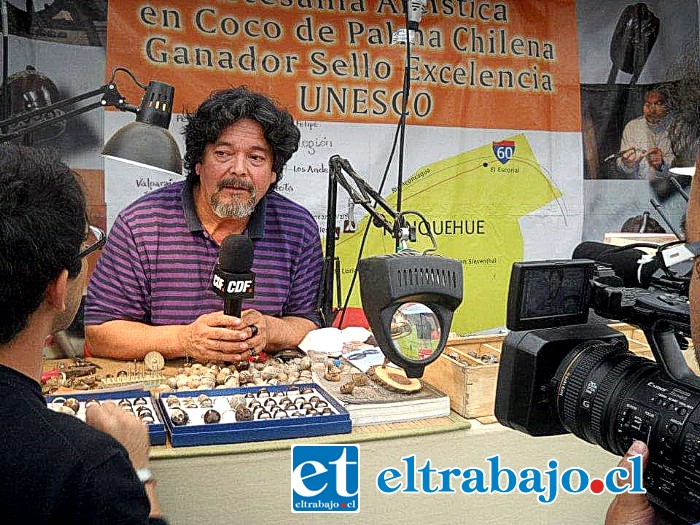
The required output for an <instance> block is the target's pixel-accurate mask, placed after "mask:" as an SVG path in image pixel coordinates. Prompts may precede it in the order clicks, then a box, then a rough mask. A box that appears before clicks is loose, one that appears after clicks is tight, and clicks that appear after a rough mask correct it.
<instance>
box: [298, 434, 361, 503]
mask: <svg viewBox="0 0 700 525" xmlns="http://www.w3.org/2000/svg"><path fill="white" fill-rule="evenodd" d="M291 488H292V512H359V511H360V447H359V446H358V445H293V446H292V472H291Z"/></svg>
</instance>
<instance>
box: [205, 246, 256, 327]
mask: <svg viewBox="0 0 700 525" xmlns="http://www.w3.org/2000/svg"><path fill="white" fill-rule="evenodd" d="M252 267H253V242H252V241H251V240H250V238H249V237H248V236H246V235H229V236H228V237H226V238H225V239H224V240H223V242H222V243H221V251H220V252H219V261H218V262H217V264H216V266H214V273H213V275H212V280H211V287H212V289H213V290H214V292H216V295H218V296H219V297H222V298H223V299H224V314H226V315H231V316H234V317H240V316H241V305H242V304H243V299H250V298H252V297H253V296H254V295H255V274H254V273H253V272H251V271H250V269H251V268H252Z"/></svg>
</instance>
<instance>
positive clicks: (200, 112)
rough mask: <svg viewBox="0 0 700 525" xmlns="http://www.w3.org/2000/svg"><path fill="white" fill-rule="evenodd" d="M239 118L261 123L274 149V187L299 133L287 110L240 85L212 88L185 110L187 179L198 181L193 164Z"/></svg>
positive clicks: (294, 148) (293, 148) (296, 144)
mask: <svg viewBox="0 0 700 525" xmlns="http://www.w3.org/2000/svg"><path fill="white" fill-rule="evenodd" d="M242 119H251V120H255V121H256V122H258V123H259V124H260V126H261V127H262V130H263V135H264V136H265V139H266V140H267V142H268V144H269V145H270V147H271V148H272V152H273V157H274V158H273V163H272V171H274V172H275V173H276V174H277V178H276V180H275V183H274V184H273V185H272V186H271V189H275V188H276V187H277V183H278V182H279V181H280V179H281V178H282V170H283V168H284V165H285V164H286V163H287V161H288V160H289V159H290V158H291V156H292V155H293V154H294V152H295V151H296V150H297V149H298V148H299V139H300V137H301V133H300V132H299V128H298V127H297V126H296V125H295V124H294V119H293V118H292V115H291V114H290V113H289V112H288V111H286V110H284V109H280V108H278V107H276V106H275V104H274V103H273V102H272V101H271V100H270V99H269V98H268V97H266V96H265V95H263V94H261V93H254V92H252V91H249V90H248V89H247V88H246V87H243V86H241V87H237V88H230V89H225V90H222V91H215V92H213V93H212V94H211V95H209V97H208V98H207V99H206V100H204V102H202V103H201V104H200V105H199V107H198V108H197V109H196V110H195V111H194V112H193V113H188V114H187V124H186V125H185V131H184V134H185V148H186V152H185V170H187V180H189V181H192V182H199V175H197V173H196V172H195V166H196V165H197V164H198V163H200V162H202V158H203V157H204V149H205V148H206V146H207V145H208V144H213V143H215V142H216V141H217V140H218V138H219V136H220V135H221V133H223V131H224V130H225V129H226V128H228V127H229V126H230V125H231V124H234V123H236V122H238V121H239V120H242Z"/></svg>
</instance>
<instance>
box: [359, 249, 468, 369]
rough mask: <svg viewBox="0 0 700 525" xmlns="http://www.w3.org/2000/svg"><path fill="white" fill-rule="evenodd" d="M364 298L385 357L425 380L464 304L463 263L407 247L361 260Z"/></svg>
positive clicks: (362, 294) (361, 286)
mask: <svg viewBox="0 0 700 525" xmlns="http://www.w3.org/2000/svg"><path fill="white" fill-rule="evenodd" d="M357 270H358V273H359V277H360V296H361V298H362V308H363V309H364V311H365V314H366V316H367V320H368V321H369V325H370V328H371V330H372V333H373V334H374V338H375V339H376V340H377V344H378V345H379V348H380V349H381V350H382V352H383V353H384V355H386V357H387V358H388V359H389V360H390V361H391V362H393V363H394V364H396V365H398V366H400V367H401V368H403V369H404V370H405V371H406V375H407V376H408V377H420V376H422V375H423V370H424V368H425V367H426V366H427V365H429V364H430V363H432V362H433V361H435V359H437V358H438V357H439V355H440V354H441V353H442V351H443V350H444V349H445V344H446V343H447V337H448V335H449V332H450V325H451V324H452V315H453V313H454V311H455V310H456V309H457V307H458V306H459V305H460V304H461V302H462V288H463V285H462V265H461V264H460V262H459V261H456V260H454V259H446V258H444V257H440V256H437V255H423V254H420V253H418V252H416V251H415V250H411V249H405V250H403V251H401V252H400V253H397V254H391V255H378V256H375V257H369V258H367V259H362V260H360V262H359V264H358V267H357Z"/></svg>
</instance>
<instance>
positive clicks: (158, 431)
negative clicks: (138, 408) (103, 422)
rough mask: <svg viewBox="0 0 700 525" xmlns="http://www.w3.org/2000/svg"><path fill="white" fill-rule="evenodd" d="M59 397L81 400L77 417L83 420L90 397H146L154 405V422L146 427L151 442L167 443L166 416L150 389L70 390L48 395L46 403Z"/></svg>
mask: <svg viewBox="0 0 700 525" xmlns="http://www.w3.org/2000/svg"><path fill="white" fill-rule="evenodd" d="M59 397H62V398H65V399H68V398H70V397H73V398H75V399H77V400H78V401H79V402H80V410H79V411H78V414H77V415H76V417H78V418H79V419H81V420H82V421H85V402H86V401H88V400H89V399H97V400H98V401H100V402H102V401H106V400H110V401H115V402H118V401H120V400H121V399H130V400H134V399H136V398H137V397H143V398H146V399H147V400H149V401H150V403H151V405H152V406H153V410H152V412H153V420H154V421H153V423H149V424H147V425H146V427H147V428H148V437H149V440H150V442H151V445H165V425H164V424H163V419H164V418H163V416H162V414H161V412H160V406H159V404H158V403H157V401H156V399H154V398H153V397H152V396H151V393H150V392H149V391H148V390H124V391H121V392H92V391H87V392H85V393H84V394H77V393H72V392H69V393H65V394H59V395H53V396H46V403H47V404H51V403H53V401H54V400H55V399H56V398H59Z"/></svg>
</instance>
